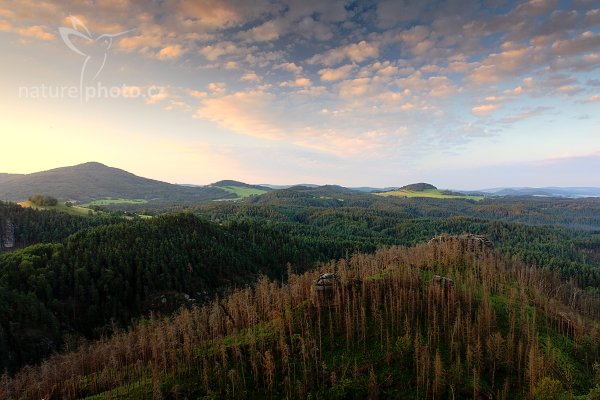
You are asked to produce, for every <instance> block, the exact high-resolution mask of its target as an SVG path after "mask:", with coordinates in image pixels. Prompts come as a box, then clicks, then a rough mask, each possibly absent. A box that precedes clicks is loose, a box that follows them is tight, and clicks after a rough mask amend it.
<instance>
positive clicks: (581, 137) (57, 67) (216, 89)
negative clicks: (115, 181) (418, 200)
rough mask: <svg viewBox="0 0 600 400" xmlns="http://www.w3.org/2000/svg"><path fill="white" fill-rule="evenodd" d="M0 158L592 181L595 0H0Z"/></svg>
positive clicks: (258, 172)
mask: <svg viewBox="0 0 600 400" xmlns="http://www.w3.org/2000/svg"><path fill="white" fill-rule="evenodd" d="M0 46H1V49H2V57H1V60H2V61H1V62H0V132H1V133H0V135H2V137H1V139H2V140H1V142H0V143H2V147H1V154H2V155H1V157H0V172H18V173H27V172H34V171H38V170H44V169H49V168H54V167H59V166H65V165H74V164H78V163H81V162H86V161H98V162H102V163H105V164H108V165H111V166H115V167H119V168H123V169H126V170H129V171H131V172H134V173H136V174H138V175H142V176H148V177H152V178H155V179H161V180H165V181H169V182H174V183H196V184H207V183H210V182H214V181H216V180H220V179H237V180H243V181H246V182H251V183H275V184H289V183H300V182H310V183H337V184H342V185H347V186H358V185H369V186H387V185H394V186H395V185H402V184H407V183H411V182H415V181H427V182H431V183H433V184H435V185H437V186H439V187H444V188H457V189H461V188H462V189H473V188H485V187H498V186H526V185H527V186H549V185H555V186H600V173H599V171H600V68H599V67H600V5H599V4H598V2H597V1H594V0H573V1H559V0H529V1H516V2H514V1H503V0H480V1H468V0H453V1H452V0H451V1H429V0H419V1H411V0H392V1H390V0H386V1H324V0H317V1H313V0H282V1H279V0H273V1H271V0H256V1H250V0H236V1H220V0H196V1H184V0H160V1H159V0H156V1H133V0H107V1H101V0H98V1H92V0H87V1H86V0H83V1H81V0H68V1H50V0H36V1H33V0H14V1H13V0H0Z"/></svg>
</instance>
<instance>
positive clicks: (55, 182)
mask: <svg viewBox="0 0 600 400" xmlns="http://www.w3.org/2000/svg"><path fill="white" fill-rule="evenodd" d="M34 194H44V195H50V196H53V197H56V198H57V199H59V200H61V201H67V200H75V201H78V202H89V201H93V200H98V199H106V198H112V199H141V200H146V201H153V202H173V203H175V202H187V203H200V202H204V201H210V200H213V199H219V198H228V197H234V196H233V195H232V194H231V193H228V192H227V191H225V190H222V189H219V188H215V187H185V186H180V185H173V184H170V183H166V182H161V181H157V180H153V179H147V178H142V177H139V176H136V175H134V174H132V173H129V172H127V171H124V170H121V169H118V168H112V167H107V166H106V165H103V164H100V163H95V162H90V163H85V164H80V165H75V166H72V167H63V168H56V169H52V170H49V171H43V172H36V173H33V174H27V175H17V176H12V177H9V178H7V179H5V180H0V200H9V201H22V200H27V199H28V198H29V197H30V196H32V195H34Z"/></svg>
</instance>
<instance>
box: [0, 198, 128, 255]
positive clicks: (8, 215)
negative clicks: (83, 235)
mask: <svg viewBox="0 0 600 400" xmlns="http://www.w3.org/2000/svg"><path fill="white" fill-rule="evenodd" d="M121 220H122V218H121V217H118V216H115V215H111V214H107V213H105V214H92V213H90V216H88V217H85V218H82V217H78V216H73V215H68V214H65V213H60V212H57V211H37V210H34V209H32V208H24V207H21V206H19V205H18V204H15V203H4V202H2V201H0V238H2V237H3V236H4V235H5V228H6V226H7V224H8V223H10V224H11V225H12V226H13V227H14V232H12V233H14V248H17V249H18V248H22V247H26V246H28V245H31V244H35V243H47V242H59V241H61V240H64V239H66V238H67V237H68V236H69V235H72V234H74V233H76V232H78V231H80V230H81V229H84V228H88V227H93V226H99V225H106V224H111V223H115V222H118V221H121ZM14 248H10V249H7V248H4V247H3V246H2V245H1V241H0V253H2V252H3V251H8V250H13V249H14Z"/></svg>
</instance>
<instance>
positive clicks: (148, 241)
mask: <svg viewBox="0 0 600 400" xmlns="http://www.w3.org/2000/svg"><path fill="white" fill-rule="evenodd" d="M312 257H314V255H313V254H312V253H311V252H310V249H309V248H307V247H302V245H300V244H298V242H297V241H295V240H294V239H293V238H290V237H289V236H287V235H273V234H272V233H270V232H269V231H266V230H265V229H263V228H261V227H260V225H259V224H252V223H249V224H232V225H230V226H228V227H222V226H218V225H216V224H212V223H208V222H205V221H203V220H202V219H200V218H198V217H196V216H193V215H191V214H178V215H168V216H161V217H156V218H152V219H149V220H141V221H129V222H122V223H118V224H113V225H106V226H99V227H95V228H89V229H86V230H83V231H81V232H79V233H77V234H75V235H73V236H71V237H69V238H68V239H67V240H66V241H65V242H64V243H55V244H38V245H35V246H31V247H28V248H26V249H23V250H19V251H15V252H12V253H8V254H4V255H1V256H0V363H2V364H1V365H0V370H1V369H3V368H11V369H12V368H16V367H20V366H22V365H24V364H26V363H30V362H35V361H37V360H39V359H41V358H42V357H44V356H47V355H48V354H50V353H51V352H53V351H55V350H56V349H59V348H61V347H62V345H63V341H64V335H66V334H69V335H79V334H83V335H85V336H87V337H94V336H96V335H97V334H99V333H100V332H102V329H103V328H104V327H106V326H107V325H110V323H111V321H113V322H115V323H116V324H117V326H127V325H128V324H129V323H130V321H131V319H132V318H136V317H140V316H142V315H144V314H145V313H147V312H148V311H149V310H151V309H154V310H156V309H157V307H158V309H161V308H163V306H179V305H181V303H182V302H183V303H185V302H186V301H194V300H195V301H197V302H200V301H204V300H206V298H209V297H211V296H212V295H214V294H215V293H217V292H218V291H219V290H222V289H223V288H225V287H233V286H236V285H238V286H239V285H245V284H248V283H251V282H253V281H255V280H256V279H257V278H258V276H260V275H262V274H264V275H267V276H270V277H273V278H278V279H282V278H284V276H285V273H286V269H285V266H286V264H287V263H291V264H293V265H294V266H295V267H296V268H300V269H301V268H302V267H304V266H307V265H309V264H310V261H312ZM163 295H164V296H166V297H165V302H166V303H167V304H164V303H163V301H162V297H161V296H163ZM188 296H189V297H188ZM182 299H185V300H182ZM171 303H177V304H171Z"/></svg>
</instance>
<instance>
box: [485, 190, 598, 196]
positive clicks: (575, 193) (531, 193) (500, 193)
mask: <svg viewBox="0 0 600 400" xmlns="http://www.w3.org/2000/svg"><path fill="white" fill-rule="evenodd" d="M479 192H483V193H486V194H488V195H491V196H536V197H572V198H575V197H600V188H595V187H541V188H533V187H516V188H510V187H509V188H494V189H484V190H479Z"/></svg>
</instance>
